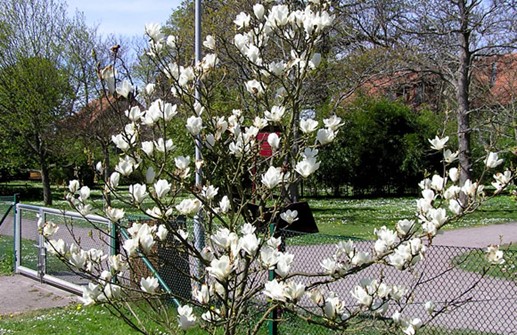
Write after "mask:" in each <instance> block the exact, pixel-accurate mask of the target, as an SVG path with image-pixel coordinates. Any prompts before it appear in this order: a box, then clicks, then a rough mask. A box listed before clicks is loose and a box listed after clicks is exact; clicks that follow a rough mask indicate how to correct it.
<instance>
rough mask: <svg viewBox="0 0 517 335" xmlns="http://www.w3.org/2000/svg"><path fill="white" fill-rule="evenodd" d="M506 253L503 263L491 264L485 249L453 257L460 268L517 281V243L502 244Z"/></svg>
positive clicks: (453, 260)
mask: <svg viewBox="0 0 517 335" xmlns="http://www.w3.org/2000/svg"><path fill="white" fill-rule="evenodd" d="M500 250H502V251H503V253H504V256H503V259H504V263H502V264H490V263H489V262H488V261H487V259H486V253H485V252H484V251H483V250H471V251H469V252H466V253H463V254H461V255H458V256H456V257H454V258H453V259H452V263H453V264H454V265H456V266H457V267H458V268H460V269H462V270H465V271H469V272H475V273H479V274H485V275H486V276H489V277H494V278H501V279H506V280H513V281H515V282H516V283H517V245H515V244H512V245H509V246H502V247H501V249H500Z"/></svg>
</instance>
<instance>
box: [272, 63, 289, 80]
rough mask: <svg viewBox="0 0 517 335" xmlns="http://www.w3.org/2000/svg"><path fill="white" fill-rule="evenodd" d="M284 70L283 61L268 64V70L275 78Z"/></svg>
mask: <svg viewBox="0 0 517 335" xmlns="http://www.w3.org/2000/svg"><path fill="white" fill-rule="evenodd" d="M286 68H287V64H286V63H285V62H283V61H278V62H271V63H269V64H268V70H269V71H270V72H271V73H273V74H274V75H275V76H277V77H280V76H282V75H283V74H284V72H285V70H286Z"/></svg>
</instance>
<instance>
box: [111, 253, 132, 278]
mask: <svg viewBox="0 0 517 335" xmlns="http://www.w3.org/2000/svg"><path fill="white" fill-rule="evenodd" d="M108 263H109V265H110V268H111V269H112V270H113V271H114V272H116V273H117V272H123V271H125V270H127V268H128V264H127V262H126V261H124V259H123V257H122V255H121V254H117V255H112V256H109V257H108Z"/></svg>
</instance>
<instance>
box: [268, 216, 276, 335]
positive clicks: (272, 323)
mask: <svg viewBox="0 0 517 335" xmlns="http://www.w3.org/2000/svg"><path fill="white" fill-rule="evenodd" d="M274 233H275V224H274V223H270V224H269V234H270V235H271V236H273V234H274ZM275 276H276V275H275V270H269V271H268V279H269V280H270V281H271V280H273V279H275ZM277 319H278V310H277V308H275V309H274V310H273V311H271V313H270V314H269V322H268V333H269V335H277V334H278V321H277Z"/></svg>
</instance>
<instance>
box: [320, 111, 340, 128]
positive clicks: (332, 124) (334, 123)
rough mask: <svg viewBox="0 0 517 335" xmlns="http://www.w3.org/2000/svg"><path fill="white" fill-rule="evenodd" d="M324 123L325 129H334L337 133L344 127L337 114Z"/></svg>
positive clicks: (324, 120)
mask: <svg viewBox="0 0 517 335" xmlns="http://www.w3.org/2000/svg"><path fill="white" fill-rule="evenodd" d="M323 123H324V124H325V127H327V128H328V129H332V130H333V131H336V130H337V129H338V128H339V127H341V126H342V125H343V123H341V118H340V117H339V116H337V115H335V114H334V115H332V116H331V117H329V118H328V119H323Z"/></svg>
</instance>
